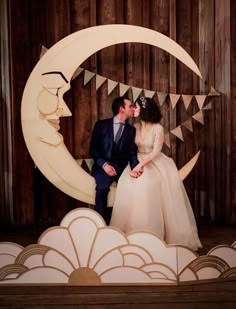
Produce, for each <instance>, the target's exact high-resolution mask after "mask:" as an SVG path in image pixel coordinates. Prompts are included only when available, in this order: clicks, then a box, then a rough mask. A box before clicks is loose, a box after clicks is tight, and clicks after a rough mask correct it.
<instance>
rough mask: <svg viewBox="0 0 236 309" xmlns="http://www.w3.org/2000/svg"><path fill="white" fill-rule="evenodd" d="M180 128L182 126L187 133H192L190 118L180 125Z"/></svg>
mask: <svg viewBox="0 0 236 309" xmlns="http://www.w3.org/2000/svg"><path fill="white" fill-rule="evenodd" d="M181 125H182V126H184V127H185V128H186V129H188V130H189V131H191V132H193V123H192V118H189V119H188V120H186V121H184V122H183V123H181Z"/></svg>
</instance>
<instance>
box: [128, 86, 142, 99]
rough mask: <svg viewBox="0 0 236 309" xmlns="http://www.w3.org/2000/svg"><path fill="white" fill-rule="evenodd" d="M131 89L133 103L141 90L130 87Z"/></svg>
mask: <svg viewBox="0 0 236 309" xmlns="http://www.w3.org/2000/svg"><path fill="white" fill-rule="evenodd" d="M131 89H132V94H133V102H135V101H136V100H137V97H138V96H139V95H140V93H141V91H142V90H143V89H141V88H137V87H131Z"/></svg>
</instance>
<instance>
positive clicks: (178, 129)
mask: <svg viewBox="0 0 236 309" xmlns="http://www.w3.org/2000/svg"><path fill="white" fill-rule="evenodd" d="M170 132H171V133H172V134H174V135H175V136H177V137H178V138H179V139H181V141H184V138H183V133H182V130H181V127H180V126H178V127H176V128H175V129H173V130H171V131H170Z"/></svg>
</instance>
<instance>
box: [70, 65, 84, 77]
mask: <svg viewBox="0 0 236 309" xmlns="http://www.w3.org/2000/svg"><path fill="white" fill-rule="evenodd" d="M83 70H84V69H83V68H81V67H78V68H77V69H76V70H75V72H74V74H73V76H72V79H75V78H76V77H77V76H79V75H80V73H81V72H83Z"/></svg>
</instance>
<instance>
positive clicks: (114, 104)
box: [112, 96, 129, 116]
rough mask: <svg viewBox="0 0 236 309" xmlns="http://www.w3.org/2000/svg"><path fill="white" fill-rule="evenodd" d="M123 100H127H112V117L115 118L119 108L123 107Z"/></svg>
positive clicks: (118, 98)
mask: <svg viewBox="0 0 236 309" xmlns="http://www.w3.org/2000/svg"><path fill="white" fill-rule="evenodd" d="M125 100H129V98H128V97H127V96H122V97H117V98H115V99H114V100H113V102H112V112H113V115H114V116H116V115H117V114H118V113H119V111H120V107H121V106H122V107H125Z"/></svg>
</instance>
